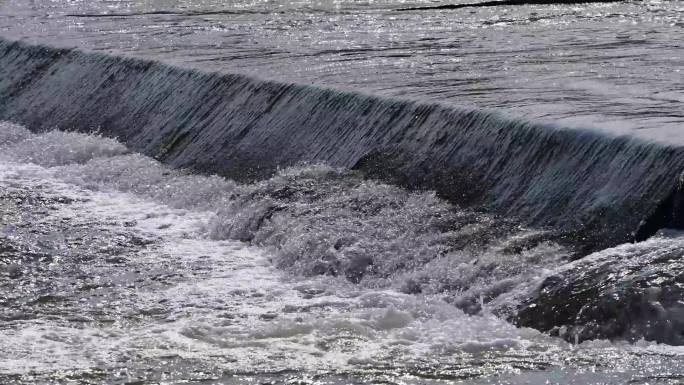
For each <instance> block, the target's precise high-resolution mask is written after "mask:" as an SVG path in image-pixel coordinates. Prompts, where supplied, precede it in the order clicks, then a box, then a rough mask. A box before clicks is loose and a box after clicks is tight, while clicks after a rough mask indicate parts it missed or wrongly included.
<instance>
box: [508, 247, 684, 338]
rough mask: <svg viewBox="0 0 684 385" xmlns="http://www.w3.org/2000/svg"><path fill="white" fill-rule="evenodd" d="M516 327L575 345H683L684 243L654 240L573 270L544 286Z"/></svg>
mask: <svg viewBox="0 0 684 385" xmlns="http://www.w3.org/2000/svg"><path fill="white" fill-rule="evenodd" d="M515 322H516V323H517V324H518V325H520V326H529V327H534V328H537V329H540V330H543V331H547V332H549V333H551V334H552V335H558V336H561V337H563V338H565V339H566V340H568V341H571V342H582V341H585V340H590V339H626V340H628V341H632V342H634V341H637V340H640V339H645V340H647V341H657V342H662V343H667V344H671V345H684V242H682V241H681V240H679V239H671V238H666V237H661V238H655V239H652V240H649V241H646V242H643V243H637V244H633V245H623V246H620V247H617V248H614V249H609V250H604V251H602V252H600V253H596V254H593V255H590V256H588V257H586V258H585V259H583V260H579V261H576V262H574V263H572V264H569V265H568V266H567V267H565V268H562V269H560V271H557V272H556V273H554V274H552V275H550V276H549V277H547V278H546V279H545V280H544V281H543V283H542V284H541V286H540V288H539V289H538V290H537V291H536V292H535V293H534V294H533V295H532V296H531V297H530V298H528V299H527V300H526V301H525V302H524V303H523V305H522V306H521V308H520V310H519V313H518V315H517V316H516V317H515Z"/></svg>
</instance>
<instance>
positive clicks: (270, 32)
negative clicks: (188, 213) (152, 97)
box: [0, 0, 684, 143]
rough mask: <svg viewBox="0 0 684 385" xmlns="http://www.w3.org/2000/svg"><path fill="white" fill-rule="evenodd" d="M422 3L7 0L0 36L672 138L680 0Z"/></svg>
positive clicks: (677, 137) (681, 118)
mask: <svg viewBox="0 0 684 385" xmlns="http://www.w3.org/2000/svg"><path fill="white" fill-rule="evenodd" d="M462 2H464V1H462ZM468 2H471V1H468ZM426 4H435V3H433V2H427V1H425V2H421V1H413V2H410V1H407V2H404V1H401V2H399V1H371V2H356V1H354V2H351V1H294V2H290V1H229V2H228V1H211V0H188V1H178V0H176V1H86V2H84V1H67V0H58V1H47V0H38V1H22V0H6V1H4V2H3V4H1V5H0V35H2V36H4V37H8V38H11V39H26V40H28V41H31V42H42V43H49V44H52V45H58V46H67V47H81V48H85V49H91V50H104V51H108V52H114V53H123V54H133V55H139V56H143V57H145V58H153V59H162V60H164V61H167V62H171V63H174V64H181V65H186V66H192V67H198V68H202V69H208V70H220V71H226V72H238V73H246V74H251V75H256V76H259V77H266V78H272V79H278V80H284V81H293V82H300V83H315V84H320V85H325V86H334V87H336V88H344V89H352V90H365V91H367V92H372V93H376V94H382V95H391V96H398V97H407V98H412V99H421V100H432V101H438V102H446V103H454V104H458V105H465V106H477V107H483V108H497V109H503V110H506V111H508V113H510V114H511V115H513V116H523V117H526V118H536V119H540V120H545V121H547V122H552V123H556V124H560V125H564V126H581V127H593V128H599V129H606V130H608V131H610V132H613V133H619V134H620V133H627V132H629V133H632V134H636V135H641V136H643V137H645V138H648V139H658V140H664V141H667V142H668V143H673V142H675V141H676V142H678V143H683V142H684V136H682V134H681V133H680V128H681V125H682V123H683V122H684V115H683V114H682V111H683V109H682V102H683V101H684V96H683V95H682V92H681V90H682V89H683V88H684V84H683V79H684V76H683V75H682V70H683V69H684V61H683V59H682V53H683V52H684V47H683V46H682V44H683V43H682V42H683V41H684V30H683V29H682V27H683V26H684V21H683V20H682V15H684V12H683V10H684V8H682V7H683V6H684V5H683V4H684V3H682V2H681V1H653V0H649V1H627V2H621V3H611V4H584V5H535V6H505V7H488V8H463V9H457V10H424V11H398V10H397V9H398V8H401V7H408V6H416V5H426ZM439 4H442V3H439Z"/></svg>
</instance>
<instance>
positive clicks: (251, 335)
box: [0, 124, 684, 384]
mask: <svg viewBox="0 0 684 385" xmlns="http://www.w3.org/2000/svg"><path fill="white" fill-rule="evenodd" d="M0 127H1V128H2V130H1V132H2V134H1V135H2V137H1V138H0V139H1V140H2V155H1V158H2V159H1V162H2V163H1V164H2V171H1V172H0V182H1V188H2V190H1V191H2V195H1V198H0V200H1V202H2V205H1V206H0V207H1V208H2V225H3V233H2V262H3V267H2V282H1V283H2V293H3V294H2V297H1V300H2V305H3V306H2V314H1V319H2V323H1V329H2V333H3V345H2V348H1V349H0V357H1V359H0V373H2V374H0V378H1V379H2V382H3V383H8V384H12V383H20V384H29V383H60V382H64V383H72V382H73V383H137V382H135V381H141V382H140V383H181V382H182V383H185V382H187V381H189V382H191V383H195V382H196V383H228V384H231V383H243V382H244V383H340V384H347V383H377V382H390V383H442V382H454V381H467V382H468V383H504V384H506V383H511V384H527V383H529V384H535V383H540V382H541V381H546V380H548V381H550V383H583V384H588V383H596V384H599V383H600V384H605V383H610V384H621V383H625V382H627V381H631V382H632V383H644V384H645V383H678V381H681V380H682V378H684V366H683V365H684V351H682V350H681V349H679V348H676V347H668V346H664V345H658V344H655V343H649V342H645V341H643V340H641V341H637V342H636V343H634V344H631V345H630V344H628V343H626V342H608V341H593V342H585V343H582V344H580V345H576V344H574V343H572V342H570V343H569V342H565V341H563V340H561V339H559V338H554V337H550V336H547V335H545V334H543V333H541V332H538V331H536V330H533V329H528V328H517V327H515V326H514V325H512V324H510V323H508V322H506V320H505V319H504V318H505V314H506V313H507V312H509V311H510V310H511V309H513V308H515V306H516V305H517V304H518V301H519V298H520V297H522V296H524V295H526V294H527V291H530V290H532V289H533V287H534V286H536V285H538V283H539V282H540V280H542V279H543V277H545V276H549V275H553V274H554V270H563V269H568V268H569V267H568V266H571V265H572V264H570V265H568V266H561V265H562V264H563V263H564V261H565V260H566V259H567V257H568V254H567V252H566V250H565V249H564V248H563V247H562V246H559V245H557V244H554V243H553V242H551V241H549V240H546V239H545V238H544V237H543V236H540V234H539V233H538V232H534V231H531V230H525V229H523V228H518V227H512V226H509V225H507V224H506V223H505V222H504V221H502V220H501V219H497V218H493V217H489V216H486V215H483V214H478V213H474V212H470V211H468V210H465V209H461V208H458V207H456V206H453V205H450V204H447V203H445V202H444V201H441V200H439V199H438V198H436V197H435V196H434V194H432V193H410V192H407V191H405V190H401V189H399V188H397V187H392V186H388V185H384V184H381V183H377V182H370V181H364V180H363V179H361V178H360V177H358V176H357V175H354V174H352V173H350V172H348V171H343V170H337V169H333V168H330V167H326V166H315V165H312V166H302V167H299V168H291V169H286V170H281V171H280V172H278V173H277V174H276V175H275V176H274V177H272V178H271V179H268V180H266V181H263V182H259V183H255V184H236V183H234V182H232V181H229V180H226V179H223V178H219V177H203V176H196V175H192V174H187V173H184V172H182V171H176V170H171V169H168V168H167V167H165V166H162V165H160V164H159V163H158V162H156V161H154V160H152V159H150V158H147V157H144V156H141V155H137V154H133V153H130V152H129V151H128V150H127V149H126V148H125V147H124V146H122V145H121V144H119V143H117V142H116V141H113V140H111V139H106V138H102V137H99V136H92V135H84V134H72V133H64V132H57V131H53V132H48V133H45V134H41V135H34V134H30V133H29V132H28V131H27V130H25V129H23V128H22V127H20V126H14V125H9V124H3V125H2V126H0ZM240 241H242V242H240ZM516 245H524V246H517V247H516ZM630 247H631V248H637V249H638V253H639V254H640V255H641V254H648V253H659V252H661V253H663V250H665V249H667V248H671V247H679V248H682V247H684V240H680V239H679V238H677V237H675V238H664V237H657V238H655V239H652V240H649V241H647V242H644V243H641V244H639V245H638V246H620V247H618V248H616V249H614V250H605V251H603V252H601V253H597V254H596V256H593V257H592V258H598V259H600V258H602V256H604V255H606V254H610V253H618V254H619V253H621V252H625V250H624V249H626V248H630ZM559 266H560V267H559ZM369 267H370V268H369Z"/></svg>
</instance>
